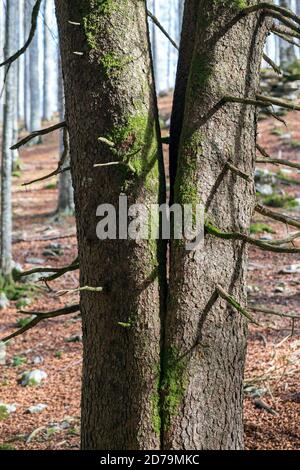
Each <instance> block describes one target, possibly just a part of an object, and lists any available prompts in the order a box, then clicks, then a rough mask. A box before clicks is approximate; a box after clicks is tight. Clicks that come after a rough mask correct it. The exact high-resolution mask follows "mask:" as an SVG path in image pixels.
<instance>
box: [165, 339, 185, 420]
mask: <svg viewBox="0 0 300 470" xmlns="http://www.w3.org/2000/svg"><path fill="white" fill-rule="evenodd" d="M186 367H187V359H186V358H183V357H182V356H181V355H180V352H179V351H178V350H177V349H176V348H170V349H169V350H168V351H167V352H166V355H165V359H164V377H163V382H162V385H161V392H162V395H163V397H164V401H163V418H164V424H165V425H166V426H168V425H169V424H170V419H171V417H172V416H176V414H177V412H178V409H179V407H180V404H181V401H182V398H183V395H184V392H185V390H186V386H187V376H186Z"/></svg>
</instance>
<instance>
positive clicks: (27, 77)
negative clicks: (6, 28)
mask: <svg viewBox="0 0 300 470" xmlns="http://www.w3.org/2000/svg"><path fill="white" fill-rule="evenodd" d="M31 11H32V7H31V4H30V2H29V1H28V2H27V1H25V2H24V42H23V44H25V41H26V39H27V37H28V34H29V30H30V18H31ZM29 64H30V49H29V50H28V49H27V51H25V54H24V125H25V129H26V130H27V131H30V68H29Z"/></svg>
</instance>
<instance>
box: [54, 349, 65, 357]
mask: <svg viewBox="0 0 300 470" xmlns="http://www.w3.org/2000/svg"><path fill="white" fill-rule="evenodd" d="M62 355H63V352H62V351H55V353H54V357H56V358H57V359H61V358H62Z"/></svg>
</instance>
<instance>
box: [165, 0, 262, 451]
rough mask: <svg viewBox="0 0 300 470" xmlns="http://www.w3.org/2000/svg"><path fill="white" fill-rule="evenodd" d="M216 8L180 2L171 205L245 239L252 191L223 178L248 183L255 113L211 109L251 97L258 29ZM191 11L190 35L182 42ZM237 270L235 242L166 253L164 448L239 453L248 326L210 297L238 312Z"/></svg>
mask: <svg viewBox="0 0 300 470" xmlns="http://www.w3.org/2000/svg"><path fill="white" fill-rule="evenodd" d="M224 3H225V2H211V0H202V1H198V2H193V1H191V2H187V6H186V14H185V21H184V26H183V43H182V48H181V58H180V61H179V70H178V80H180V81H181V82H182V83H181V88H180V89H179V90H178V91H177V93H176V96H175V104H174V112H173V119H174V122H173V126H172V132H173V134H172V139H173V144H172V145H173V153H174V148H175V149H176V148H178V140H177V137H176V127H177V126H178V127H177V130H178V133H179V134H180V147H179V157H178V158H179V161H178V167H177V173H176V183H175V195H174V198H175V202H177V203H181V204H184V203H194V204H195V203H199V204H200V203H202V204H203V205H204V206H205V208H206V214H207V217H209V219H210V220H211V221H212V222H213V223H214V224H215V225H216V226H218V227H220V228H221V229H223V230H224V231H227V230H228V231H235V230H236V231H241V232H247V231H248V227H249V226H250V220H251V216H252V213H253V209H254V206H255V189H254V184H253V181H252V182H251V183H247V182H246V181H244V180H242V179H239V178H238V177H237V176H236V175H234V174H231V173H228V172H227V171H226V169H225V163H226V161H227V160H228V159H229V158H230V159H232V160H233V163H234V165H236V166H237V167H239V168H240V169H241V170H242V171H244V172H246V173H248V174H250V175H252V174H253V171H254V165H255V139H256V111H255V109H254V108H253V107H250V106H246V105H240V104H236V105H235V104H230V105H229V104H226V105H224V106H223V107H221V108H220V109H218V110H217V109H215V111H213V110H214V107H215V106H216V105H217V103H218V102H219V101H220V100H221V99H222V98H223V97H224V96H226V95H235V96H239V97H255V94H256V92H257V89H258V84H259V69H260V64H261V58H262V51H263V45H264V41H265V36H266V26H265V25H264V19H263V18H262V17H260V15H259V14H252V15H250V16H248V17H246V18H245V19H243V20H242V21H239V22H238V23H237V24H236V25H235V26H233V27H232V28H229V29H228V30H226V25H228V24H229V23H230V20H231V19H232V18H233V17H234V16H235V15H236V10H234V9H232V8H230V7H229V6H228V5H227V6H224ZM228 3H229V2H227V4H228ZM231 3H232V4H233V3H234V2H231ZM235 3H236V2H235ZM249 3H250V2H249ZM196 4H198V8H199V11H198V21H197V29H196V35H194V34H191V33H189V34H187V31H188V30H189V29H190V24H191V12H192V10H193V8H194V6H195V5H196ZM190 8H191V10H190ZM195 16H196V17H197V15H195ZM192 18H194V14H193V15H192ZM192 24H193V23H192ZM192 31H193V28H192ZM194 38H195V39H194ZM190 49H192V50H193V55H192V58H191V61H190V56H189V54H186V51H188V50H190ZM186 55H187V56H186ZM189 62H190V67H188V64H189ZM187 76H188V77H189V79H188V81H187ZM185 83H187V88H186V89H185V86H184V84H185ZM184 96H185V107H184ZM180 113H181V114H182V115H183V122H182V123H181V120H180ZM246 263H247V250H246V247H245V246H244V245H243V244H242V243H240V242H236V241H232V242H230V241H222V240H220V239H216V238H213V237H211V236H206V237H205V246H204V248H203V249H201V250H199V251H198V252H196V253H195V252H188V251H186V249H185V247H184V246H182V245H181V244H178V243H176V242H175V241H174V242H173V243H172V244H171V259H170V288H169V304H168V314H167V319H166V325H165V331H166V338H165V365H164V370H163V374H164V381H163V384H162V385H163V392H164V419H163V422H164V426H165V429H164V436H163V442H164V448H165V449H241V448H242V447H243V419H242V414H243V412H242V408H243V394H242V390H243V372H244V361H245V352H246V332H247V325H246V322H245V320H244V318H243V317H242V316H241V315H240V314H239V313H237V312H236V311H234V310H232V308H231V307H229V306H228V304H227V303H226V302H224V301H223V300H219V299H218V298H217V296H216V294H215V292H216V285H217V284H219V283H221V284H222V286H223V288H224V289H225V290H227V291H228V292H230V293H231V294H232V295H234V297H235V298H237V299H238V301H240V302H241V304H245V302H246Z"/></svg>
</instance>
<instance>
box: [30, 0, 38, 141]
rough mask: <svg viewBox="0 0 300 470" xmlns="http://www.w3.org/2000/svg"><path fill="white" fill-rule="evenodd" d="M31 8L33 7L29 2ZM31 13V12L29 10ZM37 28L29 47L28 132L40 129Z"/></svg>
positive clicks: (31, 2)
mask: <svg viewBox="0 0 300 470" xmlns="http://www.w3.org/2000/svg"><path fill="white" fill-rule="evenodd" d="M30 4H31V7H32V5H34V2H33V0H30ZM31 11H32V10H31ZM39 54H40V47H39V28H37V30H36V32H35V35H34V38H33V40H32V42H31V44H30V46H29V59H30V62H29V73H30V131H31V132H32V131H36V130H39V129H40V128H41V93H40V69H39ZM40 141H41V139H40V138H36V139H34V140H32V141H31V144H35V143H38V142H40Z"/></svg>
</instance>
